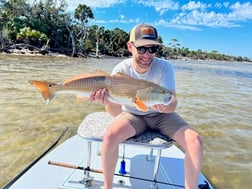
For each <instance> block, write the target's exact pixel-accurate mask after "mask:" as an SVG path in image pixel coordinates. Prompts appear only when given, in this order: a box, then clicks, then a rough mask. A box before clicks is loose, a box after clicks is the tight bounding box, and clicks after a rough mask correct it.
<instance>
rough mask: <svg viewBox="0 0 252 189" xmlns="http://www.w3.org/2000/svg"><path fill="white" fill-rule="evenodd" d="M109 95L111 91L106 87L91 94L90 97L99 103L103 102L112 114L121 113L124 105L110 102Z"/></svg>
mask: <svg viewBox="0 0 252 189" xmlns="http://www.w3.org/2000/svg"><path fill="white" fill-rule="evenodd" d="M108 96H109V92H108V91H107V90H106V89H99V90H97V91H96V92H94V93H93V94H91V95H90V97H89V99H90V100H91V101H95V102H97V103H99V104H103V105H104V106H105V110H106V111H107V112H109V113H110V115H112V116H117V115H119V114H120V113H121V112H122V106H121V105H120V104H116V103H113V102H110V101H109V99H108Z"/></svg>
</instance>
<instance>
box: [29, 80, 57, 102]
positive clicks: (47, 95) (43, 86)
mask: <svg viewBox="0 0 252 189" xmlns="http://www.w3.org/2000/svg"><path fill="white" fill-rule="evenodd" d="M29 82H30V83H31V84H32V85H34V86H35V87H36V88H37V89H38V90H39V91H40V92H41V94H42V96H43V98H44V99H45V101H46V105H47V104H49V102H50V101H51V100H52V99H53V97H54V92H52V90H51V89H50V87H52V86H53V85H56V83H52V82H47V81H36V80H30V81H29Z"/></svg>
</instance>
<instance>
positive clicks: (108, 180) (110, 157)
mask: <svg viewBox="0 0 252 189" xmlns="http://www.w3.org/2000/svg"><path fill="white" fill-rule="evenodd" d="M135 134H136V131H135V129H134V127H132V126H131V125H130V124H129V123H128V121H126V120H124V119H118V120H116V121H115V122H114V123H112V125H111V126H110V127H109V128H108V130H107V132H106V133H105V135H104V137H103V144H102V166H103V172H104V173H103V177H104V189H112V183H113V176H114V172H115V167H116V163H117V159H118V146H119V144H120V143H121V142H123V141H125V140H127V139H128V138H130V137H132V136H134V135H135Z"/></svg>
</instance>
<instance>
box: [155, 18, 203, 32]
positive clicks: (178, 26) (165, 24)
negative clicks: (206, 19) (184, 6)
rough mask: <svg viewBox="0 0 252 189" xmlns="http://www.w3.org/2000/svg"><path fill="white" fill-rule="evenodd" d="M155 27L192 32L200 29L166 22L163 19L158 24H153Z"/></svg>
mask: <svg viewBox="0 0 252 189" xmlns="http://www.w3.org/2000/svg"><path fill="white" fill-rule="evenodd" d="M155 25H156V26H157V25H159V26H164V27H167V28H177V29H182V30H194V31H200V30H201V29H200V28H199V27H197V26H191V25H187V24H176V23H172V22H168V21H166V20H164V19H160V20H159V21H158V22H156V23H155Z"/></svg>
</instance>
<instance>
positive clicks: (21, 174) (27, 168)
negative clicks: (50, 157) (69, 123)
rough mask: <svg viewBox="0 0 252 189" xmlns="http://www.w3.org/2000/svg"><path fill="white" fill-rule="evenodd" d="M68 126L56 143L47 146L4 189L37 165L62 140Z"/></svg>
mask: <svg viewBox="0 0 252 189" xmlns="http://www.w3.org/2000/svg"><path fill="white" fill-rule="evenodd" d="M67 130H68V127H67V128H65V130H64V131H63V132H62V133H61V135H60V136H59V137H58V138H57V140H55V141H54V143H53V144H52V145H51V146H50V147H49V148H47V149H46V150H45V151H44V152H43V153H42V154H41V155H40V156H39V157H37V158H36V159H35V160H33V161H32V162H31V163H30V164H29V165H28V166H27V167H26V168H24V169H23V170H22V171H21V172H20V173H19V174H18V175H16V176H15V177H14V178H13V179H12V180H10V181H9V182H8V183H7V184H5V185H4V186H3V188H2V189H8V188H10V187H11V186H12V185H13V184H14V183H15V182H16V181H17V180H18V179H19V178H20V177H22V176H23V175H24V174H25V173H26V172H27V171H28V170H29V169H30V168H31V167H32V166H33V165H35V164H36V163H37V162H38V161H39V160H40V159H41V158H42V157H44V156H45V155H46V154H47V153H48V152H49V151H51V150H52V149H53V148H54V147H55V146H56V145H57V144H58V143H59V141H60V140H61V138H62V137H63V136H64V135H65V133H66V131H67Z"/></svg>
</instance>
